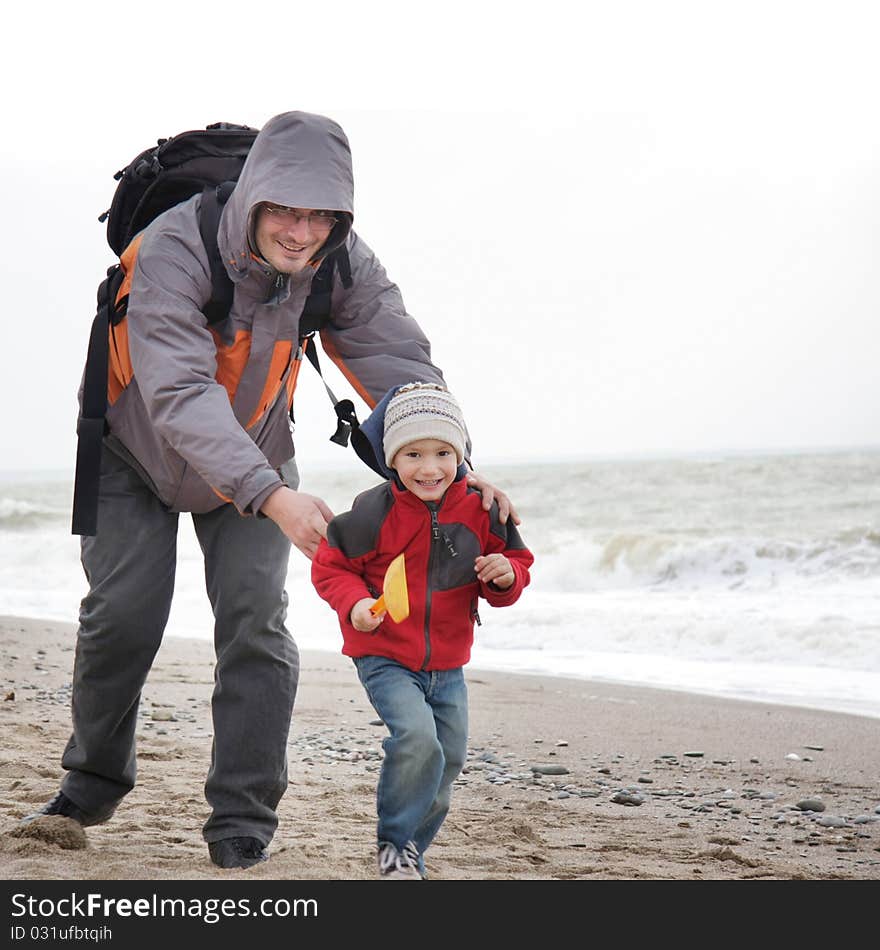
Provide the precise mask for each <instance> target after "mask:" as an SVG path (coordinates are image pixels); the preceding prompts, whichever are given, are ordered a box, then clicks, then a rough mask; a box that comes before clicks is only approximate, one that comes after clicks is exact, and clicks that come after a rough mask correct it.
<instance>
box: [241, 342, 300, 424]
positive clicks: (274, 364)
mask: <svg viewBox="0 0 880 950" xmlns="http://www.w3.org/2000/svg"><path fill="white" fill-rule="evenodd" d="M292 351H293V344H292V343H291V342H290V340H278V341H277V342H276V343H275V348H274V349H273V350H272V361H271V362H270V363H269V372H268V373H266V385H265V386H264V387H263V392H262V394H261V395H260V401H259V402H258V403H257V408H256V409H255V410H254V414H253V415H252V416H251V417H250V419H248V422H247V425H246V426H245V429H250V428H251V426H253V425H254V424H255V423H256V422H257V421H258V420H259V419H260V418H261V417H262V416H263V414H264V413H265V412H266V411H267V410H268V409H269V407H270V406H271V405H272V404H273V403H274V402H275V399H276V398H277V396H278V392H279V390H280V389H281V381H282V379H283V378H284V374H285V373H286V372H287V367H288V366H290V354H291V352H292Z"/></svg>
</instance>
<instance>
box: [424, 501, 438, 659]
mask: <svg viewBox="0 0 880 950" xmlns="http://www.w3.org/2000/svg"><path fill="white" fill-rule="evenodd" d="M425 504H426V505H427V506H428V510H429V511H430V512H431V551H430V554H429V555H428V583H427V585H426V591H425V660H424V662H423V663H422V669H423V670H424V669H427V666H428V663H429V662H430V661H431V599H432V595H433V592H434V588H433V585H432V578H433V576H434V554H435V552H436V551H437V549H438V548H439V546H440V543H441V542H440V522H439V521H438V520H437V508H435V507H434V505H433V503H432V502H429V501H426V502H425Z"/></svg>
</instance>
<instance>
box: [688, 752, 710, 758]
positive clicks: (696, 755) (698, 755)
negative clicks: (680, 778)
mask: <svg viewBox="0 0 880 950" xmlns="http://www.w3.org/2000/svg"><path fill="white" fill-rule="evenodd" d="M684 754H685V755H686V756H687V757H688V758H689V759H702V758H703V756H704V755H705V753H703V752H685V753H684Z"/></svg>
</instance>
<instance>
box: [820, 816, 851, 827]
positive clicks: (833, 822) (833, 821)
mask: <svg viewBox="0 0 880 950" xmlns="http://www.w3.org/2000/svg"><path fill="white" fill-rule="evenodd" d="M816 824H817V825H821V826H822V827H823V828H845V827H846V819H845V818H840V817H838V816H837V815H823V816H822V817H821V818H819V819H818V821H817V822H816Z"/></svg>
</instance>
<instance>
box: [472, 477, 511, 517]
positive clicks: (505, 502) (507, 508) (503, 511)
mask: <svg viewBox="0 0 880 950" xmlns="http://www.w3.org/2000/svg"><path fill="white" fill-rule="evenodd" d="M466 478H467V483H468V485H471V486H472V487H473V488H476V489H477V490H478V491H479V492H480V494H481V495H482V496H483V508H484V509H485V510H486V511H488V510H489V509H490V508H491V507H492V502H493V501H497V502H498V517H499V518H500V519H501V523H502V524H506V523H507V517H508V515H509V516H510V517H511V518H512V519H513V523H514V524H522V521H521V520H520V517H519V515H518V514H517V513H516V509H515V508H514V507H513V505H512V504H511V503H510V499H509V498H508V497H507V495H505V494H504V492H503V491H500V490H499V489H497V488H496V487H495V486H494V485H490V484H489V482H487V481H486V479H485V478H483V476H482V475H478V474H477V473H476V472H468V474H467V476H466Z"/></svg>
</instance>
